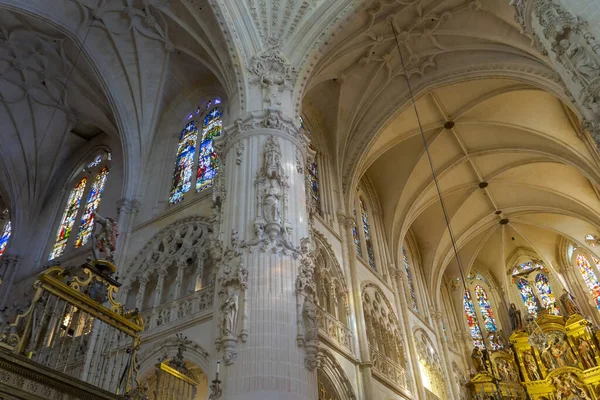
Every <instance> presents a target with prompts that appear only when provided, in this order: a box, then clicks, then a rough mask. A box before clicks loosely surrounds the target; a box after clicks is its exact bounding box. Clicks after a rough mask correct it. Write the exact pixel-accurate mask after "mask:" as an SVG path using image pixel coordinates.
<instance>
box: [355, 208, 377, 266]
mask: <svg viewBox="0 0 600 400" xmlns="http://www.w3.org/2000/svg"><path fill="white" fill-rule="evenodd" d="M358 200H359V204H360V215H361V219H362V225H363V232H364V235H365V242H366V245H367V257H368V259H369V265H370V266H371V268H373V269H374V270H377V266H376V265H375V249H374V247H373V240H372V239H371V228H370V227H369V215H368V214H367V205H366V204H365V200H364V199H363V198H362V197H359V199H358Z"/></svg>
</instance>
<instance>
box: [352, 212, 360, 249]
mask: <svg viewBox="0 0 600 400" xmlns="http://www.w3.org/2000/svg"><path fill="white" fill-rule="evenodd" d="M353 212H354V227H352V237H353V238H354V246H355V247H356V254H358V255H359V256H362V249H361V247H360V239H359V238H358V232H357V231H356V210H354V211H353Z"/></svg>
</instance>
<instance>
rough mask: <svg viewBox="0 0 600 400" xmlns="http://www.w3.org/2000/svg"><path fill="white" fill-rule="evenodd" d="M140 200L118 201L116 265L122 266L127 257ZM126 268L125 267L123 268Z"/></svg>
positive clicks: (124, 199)
mask: <svg viewBox="0 0 600 400" xmlns="http://www.w3.org/2000/svg"><path fill="white" fill-rule="evenodd" d="M140 205H141V203H140V202H139V200H135V199H127V198H122V199H120V200H119V201H117V214H118V218H117V220H118V224H119V236H118V238H117V250H116V254H115V265H117V267H119V266H121V264H123V263H124V262H125V259H126V257H127V249H128V248H129V238H130V236H131V231H132V229H133V223H134V220H135V216H136V215H137V213H138V211H139V209H140ZM121 268H124V266H121Z"/></svg>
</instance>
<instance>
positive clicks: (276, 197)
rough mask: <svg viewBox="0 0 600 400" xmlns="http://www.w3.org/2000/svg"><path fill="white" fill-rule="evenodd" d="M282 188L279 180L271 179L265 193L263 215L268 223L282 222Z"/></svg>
mask: <svg viewBox="0 0 600 400" xmlns="http://www.w3.org/2000/svg"><path fill="white" fill-rule="evenodd" d="M280 204H281V189H280V188H279V182H277V181H276V180H275V179H269V186H267V187H266V188H265V191H264V194H263V216H264V218H265V221H266V222H267V224H270V223H277V224H279V223H280V222H281V208H280Z"/></svg>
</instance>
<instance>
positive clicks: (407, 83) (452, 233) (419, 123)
mask: <svg viewBox="0 0 600 400" xmlns="http://www.w3.org/2000/svg"><path fill="white" fill-rule="evenodd" d="M390 25H391V27H392V32H393V33H394V38H395V39H396V47H397V48H398V54H399V55H400V64H401V66H402V70H403V71H404V78H405V79H406V85H407V86H408V92H409V94H410V98H411V101H412V106H413V109H414V111H415V116H416V118H417V123H418V125H419V132H420V133H421V138H422V139H423V145H424V146H425V153H426V154H427V159H428V161H429V167H430V168H431V175H432V176H433V182H434V183H435V188H436V190H437V194H438V197H439V199H440V204H441V206H442V212H443V214H444V220H445V221H446V227H447V228H448V234H449V235H450V241H451V242H452V248H453V249H454V255H455V256H456V262H457V264H458V270H459V272H460V278H461V280H462V284H463V287H464V288H465V293H467V294H468V296H469V300H470V301H472V297H471V291H470V290H469V287H468V286H467V280H466V276H465V272H464V268H463V265H462V261H461V259H460V255H459V254H458V246H457V245H456V239H455V238H454V232H453V231H452V226H451V225H450V218H449V217H448V211H447V210H446V205H445V204H444V199H443V198H442V191H441V189H440V184H439V181H438V178H437V174H436V173H435V169H434V167H433V161H432V159H431V153H430V151H429V145H428V144H427V138H426V137H425V132H424V131H423V125H422V124H421V118H420V116H419V110H418V109H417V102H416V100H415V95H414V92H413V90H412V86H411V85H410V79H409V77H408V71H407V70H406V66H405V65H404V57H403V56H402V51H401V50H400V41H399V40H398V33H397V32H396V27H395V26H394V22H393V21H390ZM475 322H476V323H477V328H478V329H479V333H480V334H481V339H482V341H483V342H484V343H485V338H484V336H483V330H482V329H481V325H480V323H479V317H478V316H477V313H475Z"/></svg>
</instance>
